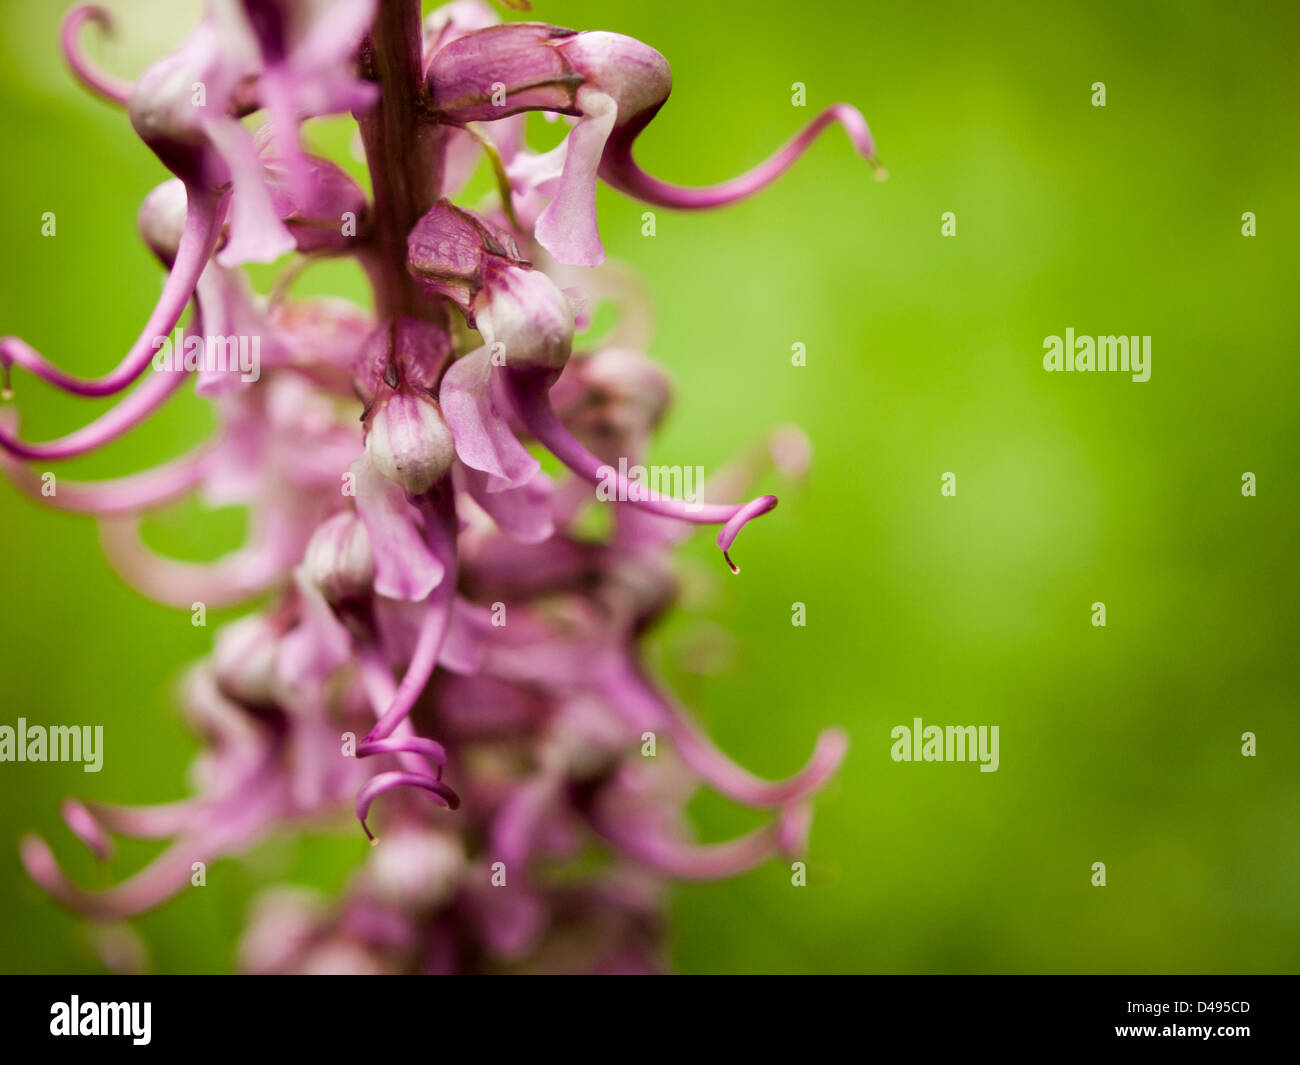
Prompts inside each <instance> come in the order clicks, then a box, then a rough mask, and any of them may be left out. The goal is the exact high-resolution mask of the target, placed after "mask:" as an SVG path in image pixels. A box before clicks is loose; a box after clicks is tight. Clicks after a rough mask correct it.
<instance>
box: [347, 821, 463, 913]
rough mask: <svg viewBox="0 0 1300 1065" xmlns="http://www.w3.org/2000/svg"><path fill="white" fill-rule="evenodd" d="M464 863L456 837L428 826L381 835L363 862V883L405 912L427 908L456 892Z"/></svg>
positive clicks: (376, 894)
mask: <svg viewBox="0 0 1300 1065" xmlns="http://www.w3.org/2000/svg"><path fill="white" fill-rule="evenodd" d="M464 866H465V852H464V849H463V847H462V845H461V843H460V841H459V840H457V839H455V838H454V837H450V836H447V835H444V834H443V833H441V832H433V831H429V830H427V829H422V828H421V829H416V828H409V829H408V828H403V829H399V830H397V831H395V832H392V833H389V834H388V835H386V836H384V838H383V841H382V842H381V843H380V844H379V845H378V846H377V847H376V848H375V849H374V850H373V851H371V853H370V861H369V862H368V863H367V864H366V873H365V879H366V886H367V887H368V888H369V889H370V890H371V891H372V892H373V893H374V894H375V896H376V897H378V898H379V899H380V901H382V902H386V903H388V904H389V905H391V906H396V907H397V908H399V909H402V910H407V911H420V910H430V909H433V908H434V907H436V906H439V905H441V904H442V903H443V902H446V901H447V900H448V899H449V898H450V897H451V895H452V894H453V893H454V892H455V890H456V887H457V882H458V881H459V879H460V875H461V872H462V870H463V868H464Z"/></svg>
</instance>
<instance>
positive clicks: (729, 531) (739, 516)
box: [718, 496, 777, 573]
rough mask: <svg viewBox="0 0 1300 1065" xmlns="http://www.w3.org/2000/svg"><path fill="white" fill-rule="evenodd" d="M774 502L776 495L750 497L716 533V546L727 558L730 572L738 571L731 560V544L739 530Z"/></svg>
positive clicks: (769, 508)
mask: <svg viewBox="0 0 1300 1065" xmlns="http://www.w3.org/2000/svg"><path fill="white" fill-rule="evenodd" d="M776 504H777V498H776V496H759V497H758V498H757V499H751V500H750V501H749V502H748V503H746V504H745V505H744V506H742V507H741V508H740V509H739V510H737V511H736V513H735V514H733V515H732V516H731V517H730V518H729V519H728V520H727V523H726V524H725V525H723V526H722V530H721V531H720V532H719V533H718V547H719V548H720V549H721V550H722V557H723V558H724V559H726V560H727V565H728V566H729V567H730V568H731V572H732V573H739V572H740V567H739V566H737V565H736V564H735V562H733V561H732V560H731V545H732V544H733V543H735V542H736V537H737V536H739V535H740V530H741V529H743V528H744V527H745V526H746V525H747V524H749V522H751V521H753V520H754V519H755V518H757V517H759V516H761V515H763V514H766V513H767V512H768V511H770V510H772V509H773V508H774V507H775V506H776Z"/></svg>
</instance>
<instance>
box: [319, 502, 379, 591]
mask: <svg viewBox="0 0 1300 1065" xmlns="http://www.w3.org/2000/svg"><path fill="white" fill-rule="evenodd" d="M303 568H304V570H305V572H306V576H307V579H308V580H310V581H311V582H312V583H313V584H314V585H316V587H317V588H319V589H320V590H321V594H322V595H324V596H325V598H326V599H327V600H329V601H330V602H331V603H339V602H342V601H343V600H345V599H353V598H356V597H358V596H363V595H368V594H369V593H370V592H371V590H372V589H373V588H374V583H375V556H374V555H373V554H372V553H371V550H370V536H369V534H367V532H366V527H365V525H364V524H363V523H362V521H361V519H360V518H358V517H357V516H356V514H354V513H352V512H351V511H345V512H344V513H342V514H335V515H334V516H333V517H332V518H329V519H328V520H327V521H325V522H323V523H322V524H321V525H319V526H318V527H317V528H316V531H315V532H314V533H312V536H311V540H310V541H308V543H307V551H306V554H305V555H304V557H303Z"/></svg>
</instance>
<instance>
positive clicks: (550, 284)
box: [474, 266, 573, 370]
mask: <svg viewBox="0 0 1300 1065" xmlns="http://www.w3.org/2000/svg"><path fill="white" fill-rule="evenodd" d="M474 312H475V313H474V320H475V323H476V324H477V326H478V329H479V332H481V333H482V334H483V339H484V340H485V341H486V342H487V344H488V347H489V348H491V349H492V352H493V355H494V356H496V355H497V354H498V353H499V354H500V355H501V356H503V357H504V358H505V363H506V365H507V366H510V367H513V368H516V369H525V368H528V369H547V370H559V369H561V368H563V366H564V364H565V363H566V362H567V361H568V359H569V354H570V353H571V352H572V351H573V308H572V307H571V306H570V305H569V300H568V297H567V296H565V295H564V293H563V292H561V291H560V290H559V288H557V287H556V284H555V282H554V281H552V280H551V279H550V278H549V277H547V276H546V275H545V274H544V273H542V272H541V271H540V270H532V269H525V268H523V267H515V266H507V267H504V268H500V269H494V270H493V271H492V272H491V275H490V277H489V279H488V281H487V283H486V284H485V285H484V287H483V290H482V292H480V293H479V296H478V299H476V300H475V301H474ZM498 344H499V345H501V346H500V347H499V348H498V347H497V345H498Z"/></svg>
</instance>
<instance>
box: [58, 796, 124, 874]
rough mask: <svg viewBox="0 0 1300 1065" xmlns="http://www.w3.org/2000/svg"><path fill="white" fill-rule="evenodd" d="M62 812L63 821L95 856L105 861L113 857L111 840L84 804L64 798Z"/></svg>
mask: <svg viewBox="0 0 1300 1065" xmlns="http://www.w3.org/2000/svg"><path fill="white" fill-rule="evenodd" d="M62 813H63V820H64V823H65V824H66V825H67V826H68V828H69V829H70V830H71V832H72V834H73V835H75V836H76V837H77V838H78V839H79V840H81V842H82V843H84V844H85V845H86V847H87V848H88V849H89V850H90V852H91V853H92V854H94V856H95V857H96V858H98V859H99V860H100V861H103V862H106V861H109V860H110V859H111V858H112V857H113V841H112V840H111V839H109V838H108V836H107V834H106V833H105V832H104V829H103V828H102V827H101V825H100V823H99V822H98V821H96V820H95V816H94V814H92V813H91V812H90V811H89V810H88V809H86V807H85V806H83V805H82V804H81V803H80V802H78V801H77V800H76V799H66V800H64V803H63V810H62Z"/></svg>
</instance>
